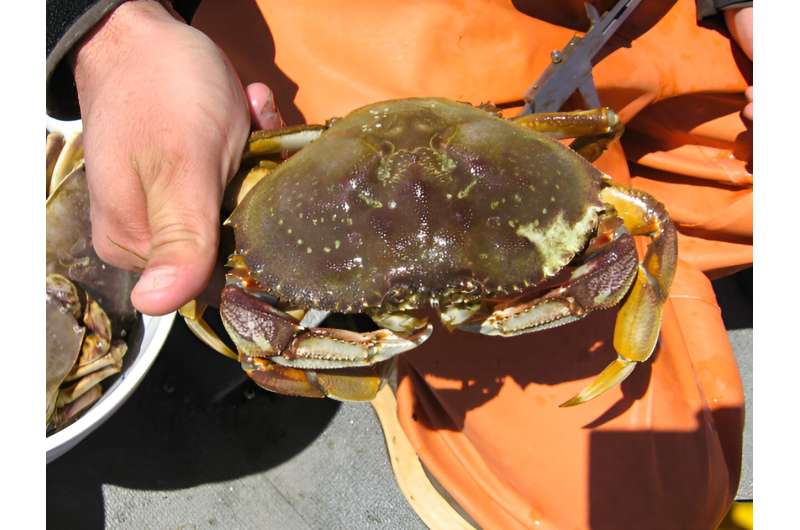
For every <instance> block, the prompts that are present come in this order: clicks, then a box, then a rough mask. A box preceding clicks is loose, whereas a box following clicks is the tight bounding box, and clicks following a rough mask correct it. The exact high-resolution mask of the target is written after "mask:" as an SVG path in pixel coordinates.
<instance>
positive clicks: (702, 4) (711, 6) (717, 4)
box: [695, 0, 753, 19]
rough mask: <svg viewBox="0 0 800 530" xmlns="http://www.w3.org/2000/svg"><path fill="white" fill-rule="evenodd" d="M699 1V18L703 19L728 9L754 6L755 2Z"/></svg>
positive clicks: (735, 0) (697, 1) (737, 0)
mask: <svg viewBox="0 0 800 530" xmlns="http://www.w3.org/2000/svg"><path fill="white" fill-rule="evenodd" d="M695 1H696V3H697V18H698V19H703V18H708V17H713V16H714V15H718V14H719V13H722V12H723V11H725V10H726V9H738V8H742V7H753V2H752V1H750V2H743V1H742V0H695Z"/></svg>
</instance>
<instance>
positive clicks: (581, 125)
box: [182, 99, 677, 405]
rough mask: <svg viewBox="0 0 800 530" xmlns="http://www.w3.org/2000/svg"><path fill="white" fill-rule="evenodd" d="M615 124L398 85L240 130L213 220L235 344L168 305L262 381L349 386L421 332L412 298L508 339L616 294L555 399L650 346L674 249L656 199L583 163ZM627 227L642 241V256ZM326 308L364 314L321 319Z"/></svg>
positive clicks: (325, 388) (359, 384) (332, 389)
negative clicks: (577, 375)
mask: <svg viewBox="0 0 800 530" xmlns="http://www.w3.org/2000/svg"><path fill="white" fill-rule="evenodd" d="M621 131H622V125H621V124H620V123H619V119H618V118H617V116H616V114H614V113H613V112H612V111H610V110H608V109H595V110H591V111H580V112H563V113H548V114H534V115H528V116H524V117H520V118H515V119H512V120H504V119H502V118H501V117H499V116H498V115H497V114H495V113H493V112H490V111H487V110H485V109H483V108H475V107H471V106H469V105H465V104H461V103H455V102H452V101H448V100H443V99H405V100H397V101H390V102H383V103H377V104H373V105H369V106H367V107H364V108H362V109H358V110H356V111H354V112H353V113H351V114H350V115H348V116H347V117H345V118H343V119H340V120H335V121H332V122H329V124H328V125H327V126H326V127H321V126H305V127H294V128H289V129H284V130H278V131H271V132H263V131H262V132H258V133H254V134H253V135H252V136H251V138H250V141H249V142H248V146H247V149H246V151H245V157H244V160H245V163H244V170H243V171H242V175H243V176H244V178H243V180H242V183H241V187H240V188H238V194H239V199H238V200H236V201H235V202H237V203H239V204H238V206H236V209H235V211H234V212H233V214H232V215H231V217H230V218H229V219H228V221H227V222H226V224H229V225H231V226H232V227H233V230H234V234H235V238H236V252H235V253H234V254H233V255H232V256H231V258H230V260H229V266H230V271H229V274H228V282H227V286H226V287H225V288H224V290H223V292H222V296H221V305H220V314H221V317H222V321H223V324H224V326H225V328H226V330H227V331H228V334H229V335H230V336H231V338H232V339H233V341H234V343H235V344H236V347H237V350H238V353H233V352H232V351H231V350H229V349H228V348H227V346H225V344H224V343H223V342H222V341H221V340H220V339H219V338H218V337H217V336H216V335H215V334H214V333H213V332H212V331H211V329H210V328H209V327H208V325H207V324H206V323H205V322H204V321H203V320H202V318H201V317H202V310H203V308H202V307H198V306H197V305H196V304H194V303H193V304H189V305H187V306H186V307H185V308H184V309H183V310H182V313H183V314H184V316H185V317H187V322H188V323H189V325H190V327H191V328H192V329H193V331H194V332H195V333H196V334H197V335H198V336H199V337H200V338H201V339H203V340H204V341H205V342H206V343H208V344H209V345H211V346H212V347H214V348H215V349H217V350H219V351H222V352H223V353H225V354H227V355H229V356H231V357H233V358H235V359H237V360H239V361H240V362H241V363H242V366H243V368H244V369H245V370H246V371H247V373H248V374H249V375H250V376H251V377H252V378H253V379H254V380H255V381H256V382H257V383H258V384H259V385H261V386H263V387H264V388H267V389H269V390H273V391H276V392H281V393H286V394H292V395H302V396H313V397H325V396H327V397H333V398H336V399H344V400H366V399H371V398H372V397H373V396H374V395H375V393H376V392H377V390H378V389H379V387H380V384H381V382H382V380H383V378H384V376H385V365H386V363H385V362H384V361H387V360H389V359H391V358H392V357H394V356H395V355H398V354H400V353H402V352H405V351H408V350H410V349H412V348H415V347H417V346H419V345H420V344H422V343H423V342H424V341H425V340H426V339H427V338H428V337H429V336H430V334H431V331H432V326H431V325H430V324H429V322H428V319H427V318H426V316H425V314H424V311H422V310H423V309H425V308H429V307H432V308H433V309H434V310H435V311H436V312H437V314H438V316H439V319H440V320H441V322H442V323H443V324H444V325H445V326H446V327H447V328H448V329H451V330H455V329H457V330H463V331H468V332H477V333H482V334H486V335H497V336H503V337H509V336H515V335H520V334H523V333H530V332H534V331H542V330H545V329H548V328H551V327H555V326H560V325H563V324H567V323H569V322H572V321H574V320H577V319H579V318H582V317H583V316H585V315H586V314H588V313H590V312H591V311H594V310H597V309H604V308H608V307H612V306H614V305H617V304H619V303H620V302H622V301H623V300H624V302H623V303H622V306H621V308H620V310H619V313H618V317H617V323H616V328H615V332H614V347H615V349H616V351H617V352H618V358H617V359H616V360H615V361H614V362H612V363H611V364H610V365H609V366H608V367H607V368H606V369H605V370H604V371H603V372H602V373H601V374H600V375H599V376H598V378H597V379H596V380H595V381H594V382H593V383H592V384H591V385H590V386H588V387H587V388H586V389H584V390H583V391H582V392H581V393H580V394H578V395H577V396H575V397H574V398H572V399H570V400H569V401H567V402H566V403H564V405H574V404H578V403H582V402H585V401H587V400H589V399H592V398H594V397H596V396H597V395H599V394H601V393H602V392H604V391H605V390H607V389H608V388H610V387H612V386H614V385H615V384H618V383H619V382H620V381H622V380H623V379H624V378H625V377H627V375H628V374H629V373H630V372H631V371H632V370H633V368H634V366H635V363H636V362H642V361H645V360H647V358H648V357H649V356H650V355H651V353H652V351H653V349H654V347H655V343H656V340H657V338H658V332H659V328H660V322H661V308H662V306H663V304H664V302H665V300H666V297H667V293H668V290H669V286H670V283H671V281H672V276H673V274H674V269H675V263H676V259H677V239H676V233H675V229H674V227H673V225H672V224H671V222H670V220H669V217H668V216H667V213H666V211H665V209H664V207H663V206H662V205H661V204H660V203H658V202H657V201H656V200H655V199H653V198H652V197H651V196H649V195H647V194H645V193H643V192H640V191H637V190H633V189H628V188H623V187H620V186H616V185H614V184H613V183H612V182H611V180H610V178H609V177H608V176H606V175H604V174H602V173H601V172H599V171H598V170H596V169H595V168H594V167H593V166H592V165H591V164H590V163H589V161H591V160H594V159H595V158H597V156H599V155H600V153H602V151H603V150H604V149H605V147H606V146H607V145H608V143H609V142H610V141H612V140H613V139H615V138H616V137H618V135H619V134H620V133H621ZM561 138H575V140H574V142H573V143H572V145H571V146H570V147H566V146H565V145H563V144H561V143H559V142H558V141H557V139H561ZM287 154H292V156H291V157H290V158H289V159H288V160H286V161H285V162H283V163H280V164H278V163H276V161H277V160H280V158H281V157H283V156H286V155H287ZM254 182H255V184H254ZM232 193H236V191H234V192H232ZM638 235H645V236H649V237H650V238H651V239H652V241H651V244H650V246H649V247H648V250H647V253H646V255H645V257H644V259H643V260H642V261H641V262H640V261H639V259H638V256H637V253H636V248H635V244H634V239H633V236H638ZM330 313H336V314H345V315H350V314H363V315H366V316H368V317H369V318H370V319H371V321H372V322H373V323H374V324H375V327H376V328H377V329H375V330H372V331H361V332H357V331H351V330H345V329H339V328H334V327H320V326H319V324H320V323H321V321H322V320H323V318H324V317H325V316H327V315H328V314H330Z"/></svg>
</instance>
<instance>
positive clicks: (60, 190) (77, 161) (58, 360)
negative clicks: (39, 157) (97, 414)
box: [45, 133, 138, 435]
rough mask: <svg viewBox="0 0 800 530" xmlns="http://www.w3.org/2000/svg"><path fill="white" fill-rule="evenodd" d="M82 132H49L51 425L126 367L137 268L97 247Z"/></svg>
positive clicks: (83, 407)
mask: <svg viewBox="0 0 800 530" xmlns="http://www.w3.org/2000/svg"><path fill="white" fill-rule="evenodd" d="M81 138H82V137H81V135H80V134H76V135H74V136H72V137H71V138H69V140H66V141H65V139H64V137H63V136H62V135H60V134H58V133H50V134H49V135H48V137H47V165H46V183H45V187H46V190H47V202H46V206H45V209H46V258H47V276H46V361H47V362H46V369H47V373H46V427H47V433H48V435H50V434H52V433H54V432H56V431H58V430H59V429H61V428H63V427H65V426H67V425H69V424H70V423H72V422H73V421H75V420H77V419H78V417H80V415H81V414H83V413H84V412H86V411H87V410H88V409H89V408H90V407H91V406H92V405H93V404H94V403H96V402H97V401H98V400H99V399H100V398H101V397H102V395H103V388H102V384H101V383H103V382H104V381H108V379H109V378H110V377H112V376H114V375H116V374H119V373H120V372H121V371H122V369H123V361H124V356H125V354H126V353H127V351H128V344H127V343H126V337H127V335H128V332H129V331H130V330H131V329H132V327H133V326H134V325H135V323H136V321H137V317H136V311H135V310H134V308H133V306H132V305H131V302H130V293H131V290H132V289H133V286H134V284H135V283H136V279H137V277H138V275H137V274H135V273H133V272H130V271H125V270H122V269H118V268H116V267H112V266H110V265H106V264H105V263H103V262H102V261H101V260H100V258H99V257H98V256H97V254H95V252H94V248H93V246H92V239H91V233H92V230H91V220H90V217H89V188H88V184H87V181H86V173H85V170H84V165H83V148H82V140H81Z"/></svg>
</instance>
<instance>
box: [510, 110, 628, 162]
mask: <svg viewBox="0 0 800 530" xmlns="http://www.w3.org/2000/svg"><path fill="white" fill-rule="evenodd" d="M511 121H512V122H513V123H516V124H517V125H520V126H522V127H525V128H527V129H532V130H534V131H536V132H539V133H542V134H546V135H547V136H550V137H551V138H559V139H560V138H575V141H574V142H572V144H570V148H572V149H573V150H574V151H576V152H578V154H580V155H581V156H583V157H584V158H586V159H587V160H589V161H590V162H591V161H593V160H596V159H597V158H598V157H599V156H600V155H601V154H602V153H603V151H605V150H606V148H607V147H608V145H609V144H610V143H611V142H613V141H614V140H616V139H617V138H619V137H620V135H622V132H623V130H624V125H623V124H622V122H621V121H620V119H619V116H618V115H617V113H616V112H614V111H613V110H611V109H609V108H607V107H603V108H599V109H592V110H580V111H575V112H542V113H539V114H527V115H525V116H520V117H518V118H512V120H511Z"/></svg>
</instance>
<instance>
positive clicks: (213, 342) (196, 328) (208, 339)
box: [178, 300, 239, 362]
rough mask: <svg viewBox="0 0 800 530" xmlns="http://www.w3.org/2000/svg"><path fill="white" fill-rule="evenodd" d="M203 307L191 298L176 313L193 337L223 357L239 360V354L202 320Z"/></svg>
mask: <svg viewBox="0 0 800 530" xmlns="http://www.w3.org/2000/svg"><path fill="white" fill-rule="evenodd" d="M205 309H206V308H205V305H202V304H198V303H197V301H196V300H191V301H190V302H187V303H186V304H185V305H183V306H182V307H181V308H180V309H178V313H180V315H181V316H182V317H183V321H184V322H186V326H187V327H188V328H189V330H190V331H191V332H192V333H194V336H195V337H197V338H198V339H200V340H201V341H203V342H204V343H205V344H206V345H207V346H209V347H210V348H212V349H214V350H215V351H217V352H218V353H221V354H222V355H224V356H225V357H230V358H231V359H233V360H234V361H236V362H239V355H238V354H237V353H236V352H234V351H233V350H231V349H230V348H229V347H228V345H227V344H225V343H224V342H222V339H220V338H219V336H218V335H217V334H216V332H215V331H214V330H213V329H211V326H209V325H208V323H207V322H206V321H205V320H203V312H205Z"/></svg>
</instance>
